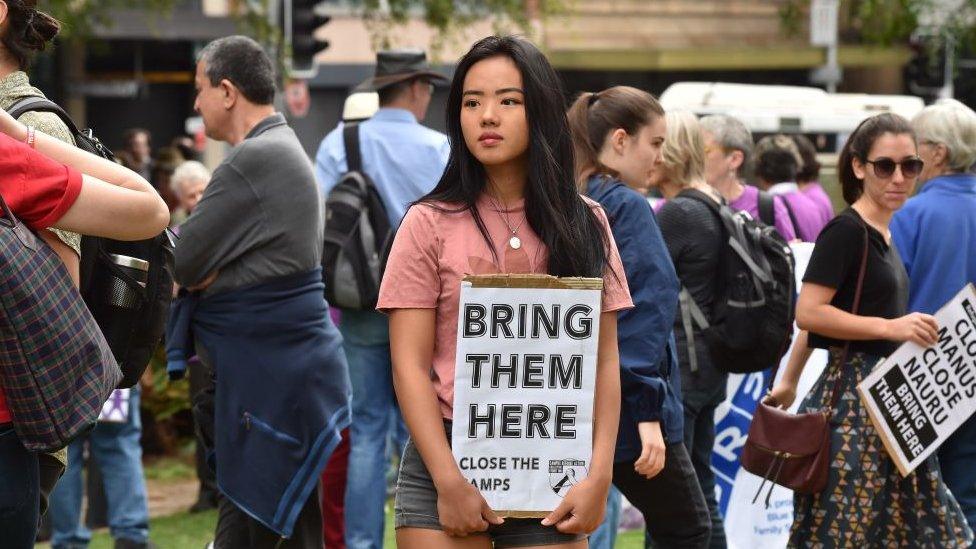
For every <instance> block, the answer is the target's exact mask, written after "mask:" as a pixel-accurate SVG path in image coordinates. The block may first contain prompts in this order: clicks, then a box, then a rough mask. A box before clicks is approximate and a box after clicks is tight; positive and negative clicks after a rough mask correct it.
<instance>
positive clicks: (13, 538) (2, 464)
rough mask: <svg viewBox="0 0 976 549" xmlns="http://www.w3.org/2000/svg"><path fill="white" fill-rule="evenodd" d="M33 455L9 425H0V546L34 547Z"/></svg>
mask: <svg viewBox="0 0 976 549" xmlns="http://www.w3.org/2000/svg"><path fill="white" fill-rule="evenodd" d="M38 483H39V480H38V472H37V454H36V453H34V452H28V451H27V449H26V448H24V445H23V444H21V443H20V439H19V438H17V434H16V433H15V432H14V427H13V424H11V423H4V424H2V425H0V546H3V547H10V548H11V549H30V548H31V547H34V536H35V535H37V520H38V513H39V501H40V495H39V494H40V486H39V484H38Z"/></svg>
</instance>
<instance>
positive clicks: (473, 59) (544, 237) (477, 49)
mask: <svg viewBox="0 0 976 549" xmlns="http://www.w3.org/2000/svg"><path fill="white" fill-rule="evenodd" d="M499 55H503V56H506V57H508V58H510V59H511V60H512V61H513V62H514V63H515V66H516V67H518V70H519V72H521V73H522V87H523V89H524V91H525V110H526V118H527V122H528V127H529V152H528V165H529V166H528V167H529V169H528V182H527V184H526V187H525V218H526V221H528V223H529V225H530V226H531V227H532V230H534V231H535V232H536V234H538V235H539V239H540V240H541V241H542V242H543V244H545V245H546V248H547V250H548V252H549V274H551V275H555V276H586V277H602V276H603V273H604V269H605V267H606V265H607V249H606V245H607V243H608V242H609V240H608V238H607V235H606V234H605V232H604V230H603V227H602V226H601V224H600V222H599V220H598V219H597V217H596V214H595V213H594V212H593V211H591V209H590V207H589V206H588V205H587V204H586V203H585V202H584V201H583V199H582V198H581V197H580V196H579V194H578V192H577V190H576V185H575V183H574V182H575V179H576V178H575V177H574V171H573V170H574V166H573V143H572V141H571V137H570V133H569V124H568V122H567V120H566V111H565V99H564V95H563V87H562V84H561V83H560V81H559V77H558V76H557V75H556V71H555V70H553V68H552V65H550V64H549V61H548V60H547V59H546V57H545V56H544V55H543V54H542V52H540V51H539V50H538V48H536V47H535V46H534V45H532V44H531V43H530V42H529V41H527V40H525V39H522V38H517V37H513V36H501V37H500V36H489V37H487V38H483V39H481V40H479V41H478V42H476V43H475V44H474V45H473V46H471V50H469V51H468V53H466V54H465V55H464V57H462V58H461V61H460V62H459V63H458V66H457V69H455V72H454V79H453V81H452V82H451V89H450V92H449V95H448V97H447V137H448V139H449V140H450V143H451V156H450V158H449V159H448V162H447V168H446V169H445V170H444V175H442V176H441V179H440V181H439V182H438V183H437V186H436V187H434V190H432V191H431V192H430V193H429V194H428V195H427V196H425V197H423V198H421V199H420V200H419V201H418V202H426V203H429V202H434V201H437V202H446V203H449V204H456V205H458V206H459V207H460V210H459V211H464V210H469V211H470V212H471V216H472V217H473V218H474V221H475V224H476V225H477V226H478V230H479V231H480V232H481V235H482V236H483V237H484V239H485V242H487V243H488V248H489V249H490V250H491V253H492V255H493V256H494V257H495V260H496V261H497V260H498V252H497V251H496V250H495V246H494V245H493V244H492V241H491V237H490V236H489V235H488V230H487V228H486V227H485V224H484V221H483V220H482V219H481V216H480V215H479V213H478V208H477V206H476V203H477V201H478V197H479V195H481V193H482V192H483V191H484V188H485V182H486V179H487V177H486V174H485V168H484V166H483V165H482V164H481V163H480V162H478V160H477V159H476V158H475V157H474V155H473V154H471V151H470V150H468V147H467V146H466V145H465V142H464V135H463V134H462V132H461V103H462V98H461V94H462V93H463V91H464V90H463V88H464V78H465V76H467V74H468V70H470V69H471V67H472V66H473V65H474V64H475V63H478V62H479V61H483V60H485V59H488V58H491V57H496V56H499Z"/></svg>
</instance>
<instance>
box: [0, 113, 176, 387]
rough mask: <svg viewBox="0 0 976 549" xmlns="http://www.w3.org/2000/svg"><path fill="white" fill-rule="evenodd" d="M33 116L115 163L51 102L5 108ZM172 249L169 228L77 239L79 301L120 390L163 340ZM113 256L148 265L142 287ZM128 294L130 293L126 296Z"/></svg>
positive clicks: (136, 375)
mask: <svg viewBox="0 0 976 549" xmlns="http://www.w3.org/2000/svg"><path fill="white" fill-rule="evenodd" d="M31 111H34V112H51V113H54V114H56V115H57V116H58V117H59V118H60V119H61V121H62V122H64V123H65V125H66V126H68V129H69V130H70V131H71V133H72V134H73V136H74V138H75V144H76V145H77V146H78V148H80V149H82V150H84V151H87V152H90V153H92V154H95V155H97V156H101V157H102V158H106V159H108V160H112V161H114V160H115V155H113V154H112V151H110V150H109V149H108V147H106V146H105V145H103V144H102V142H101V141H99V140H98V138H97V137H95V135H94V134H93V133H92V130H90V129H88V130H84V131H82V130H79V129H78V126H77V125H75V123H74V121H73V120H71V117H70V116H68V113H66V112H65V111H64V109H62V108H61V107H59V106H58V105H57V104H55V103H53V102H52V101H49V100H47V99H45V98H43V97H27V98H24V99H21V100H20V101H18V102H17V103H15V104H14V105H12V106H11V107H10V108H9V109H7V112H9V113H10V115H11V116H13V117H14V118H20V116H21V115H23V114H24V113H26V112H31ZM173 246H174V237H173V235H172V233H171V232H170V231H169V229H167V230H165V231H163V232H162V233H161V234H159V235H158V236H156V237H155V238H150V239H148V240H140V241H136V242H123V241H118V240H112V239H109V238H100V237H93V236H82V238H81V266H80V271H81V285H80V290H81V296H82V298H84V300H85V304H86V305H88V309H89V310H91V313H92V316H93V317H95V321H96V322H98V326H99V328H101V330H102V333H103V334H104V335H105V339H106V340H107V341H108V344H109V347H110V348H111V349H112V353H113V354H114V355H115V359H116V361H118V363H119V367H120V368H121V369H122V382H121V383H119V387H132V386H134V385H135V384H136V383H138V382H139V378H140V377H142V374H143V372H145V370H146V367H147V366H148V365H149V360H150V358H151V357H152V355H153V353H154V352H155V350H156V347H158V345H159V341H160V340H161V339H162V336H163V331H164V329H165V327H166V318H167V316H168V315H169V304H170V301H171V300H172V298H173ZM112 256H115V258H116V260H117V261H118V260H119V259H120V256H125V257H129V258H134V259H136V260H141V261H142V262H147V263H148V272H147V273H146V282H145V284H144V285H143V284H142V283H141V282H140V281H138V280H136V279H135V278H133V277H132V276H130V275H129V274H128V272H127V270H126V269H125V268H123V267H120V266H119V265H118V264H117V262H116V261H113V260H112ZM135 263H138V261H137V262H135ZM140 264H141V263H140ZM126 289H127V290H129V292H124V290H126ZM120 292H122V293H120ZM123 293H124V295H125V296H128V298H129V299H128V301H127V302H126V304H125V306H124V307H122V306H119V305H116V304H113V301H114V302H115V303H120V302H121V300H120V296H121V295H123ZM132 298H134V299H132Z"/></svg>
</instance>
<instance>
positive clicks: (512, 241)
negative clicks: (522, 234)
mask: <svg viewBox="0 0 976 549" xmlns="http://www.w3.org/2000/svg"><path fill="white" fill-rule="evenodd" d="M485 194H486V195H487V196H488V200H489V201H490V202H491V207H492V209H494V210H495V213H496V214H498V217H499V218H500V219H501V220H502V222H504V223H505V226H506V227H507V228H508V230H509V231H510V232H511V233H512V236H511V237H510V238H509V239H508V246H509V247H510V248H512V249H513V250H517V249H519V248H521V247H522V239H521V238H519V236H518V231H519V229H521V228H522V224H523V223H525V219H526V217H525V215H523V216H522V221H520V222H519V224H518V226H517V227H515V228H514V229H513V228H512V222H511V220H510V219H509V217H508V209H507V208H506V209H505V210H504V211H505V214H504V215H502V210H501V209H500V208H499V207H498V203H497V202H495V199H494V197H492V196H491V194H489V193H485Z"/></svg>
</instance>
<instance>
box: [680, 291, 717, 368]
mask: <svg viewBox="0 0 976 549" xmlns="http://www.w3.org/2000/svg"><path fill="white" fill-rule="evenodd" d="M678 305H679V306H680V308H681V327H682V329H683V330H684V332H685V341H687V343H688V369H689V370H690V371H691V372H697V371H698V351H697V344H696V343H695V333H694V330H695V328H694V326H695V325H697V326H698V328H699V329H700V330H706V329H708V327H709V326H710V324H709V323H708V319H707V318H705V314H704V313H703V312H702V310H701V309H700V308H699V307H698V304H697V303H695V298H693V297H692V296H691V292H689V291H688V288H685V287H684V286H681V291H680V292H679V293H678Z"/></svg>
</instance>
